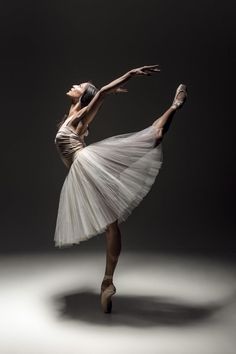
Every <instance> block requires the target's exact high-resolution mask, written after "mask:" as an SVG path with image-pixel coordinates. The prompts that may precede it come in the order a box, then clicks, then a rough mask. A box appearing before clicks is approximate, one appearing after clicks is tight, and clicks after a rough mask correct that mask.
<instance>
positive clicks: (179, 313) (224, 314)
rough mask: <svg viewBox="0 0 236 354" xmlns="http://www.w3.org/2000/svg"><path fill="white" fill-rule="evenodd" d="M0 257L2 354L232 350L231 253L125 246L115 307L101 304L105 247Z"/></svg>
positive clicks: (235, 320) (213, 353) (217, 353)
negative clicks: (107, 309) (138, 250)
mask: <svg viewBox="0 0 236 354" xmlns="http://www.w3.org/2000/svg"><path fill="white" fill-rule="evenodd" d="M0 261H1V264H0V277H1V289H0V313H1V317H0V336H1V340H0V353H1V354H46V353H47V354H49V353H50V354H52V353H56V354H93V353H94V354H95V353H103V354H106V353H107V354H108V353H109V354H110V353H117V354H118V353H119V354H121V353H122V354H125V353H129V354H132V353H135V354H139V353H142V354H147V353H148V354H154V353H160V354H167V353H168V354H169V353H171V354H185V353H186V354H235V347H236V339H235V328H236V297H235V294H236V281H235V280H236V279H235V278H236V267H235V265H234V263H232V262H230V261H229V260H224V261H223V260H222V259H220V258H216V257H214V258H213V259H212V258H211V257H196V256H188V257H187V256H183V255H170V254H169V255H167V254H166V255H165V254H155V255H150V254H132V253H124V252H123V254H122V255H121V257H120V261H119V264H118V267H117V271H116V274H115V277H114V284H115V285H116V287H117V293H116V295H115V296H114V297H113V313H112V314H103V313H102V312H101V310H100V304H99V289H100V282H101V279H102V275H103V270H104V262H105V260H104V254H101V253H100V254H94V253H88V254H85V253H82V252H80V251H78V252H77V251H76V252H69V251H65V250H63V251H62V250H60V251H58V252H55V253H54V254H51V255H50V254H42V255H22V256H13V255H12V256H4V257H3V256H2V257H0Z"/></svg>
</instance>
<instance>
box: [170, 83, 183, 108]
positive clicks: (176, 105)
mask: <svg viewBox="0 0 236 354" xmlns="http://www.w3.org/2000/svg"><path fill="white" fill-rule="evenodd" d="M180 92H183V93H184V94H183V95H182V97H181V98H178V95H179V93H180ZM186 98H187V87H186V85H184V84H180V85H179V87H178V88H177V90H176V93H175V97H174V100H173V103H172V105H171V108H174V109H177V108H180V107H181V106H182V105H183V104H184V102H185V100H186Z"/></svg>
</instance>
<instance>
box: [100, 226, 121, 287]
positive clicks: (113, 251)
mask: <svg viewBox="0 0 236 354" xmlns="http://www.w3.org/2000/svg"><path fill="white" fill-rule="evenodd" d="M120 252H121V233H120V229H119V226H118V222H117V220H116V221H115V222H114V223H112V224H110V225H109V226H108V227H107V230H106V269H105V276H104V280H103V282H102V286H101V289H102V290H104V289H105V288H106V287H107V286H108V285H109V284H111V283H112V277H113V274H114V271H115V268H116V265H117V262H118V259H119V255H120ZM106 276H109V279H106Z"/></svg>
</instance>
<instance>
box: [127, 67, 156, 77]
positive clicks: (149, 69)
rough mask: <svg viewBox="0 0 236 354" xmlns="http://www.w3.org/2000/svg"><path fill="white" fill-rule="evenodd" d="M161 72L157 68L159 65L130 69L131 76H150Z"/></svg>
mask: <svg viewBox="0 0 236 354" xmlns="http://www.w3.org/2000/svg"><path fill="white" fill-rule="evenodd" d="M159 71H161V70H160V68H159V65H158V64H156V65H145V66H141V67H140V68H136V69H132V70H130V73H131V74H132V75H133V76H139V75H147V76H150V75H151V74H153V73H156V72H159Z"/></svg>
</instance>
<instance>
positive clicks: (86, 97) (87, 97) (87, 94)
mask: <svg viewBox="0 0 236 354" xmlns="http://www.w3.org/2000/svg"><path fill="white" fill-rule="evenodd" d="M87 82H88V83H89V84H88V86H87V88H86V90H85V91H84V93H83V95H82V96H81V97H80V103H81V108H83V107H86V106H87V105H88V104H89V102H90V101H92V99H93V97H94V96H95V95H96V93H97V92H98V91H99V90H98V88H97V87H96V86H95V85H94V84H93V83H92V81H90V80H89V81H87ZM67 117H68V114H64V116H63V118H62V120H60V121H59V122H58V123H57V128H58V129H59V128H60V126H61V125H62V124H63V123H64V122H65V120H66V118H67Z"/></svg>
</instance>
